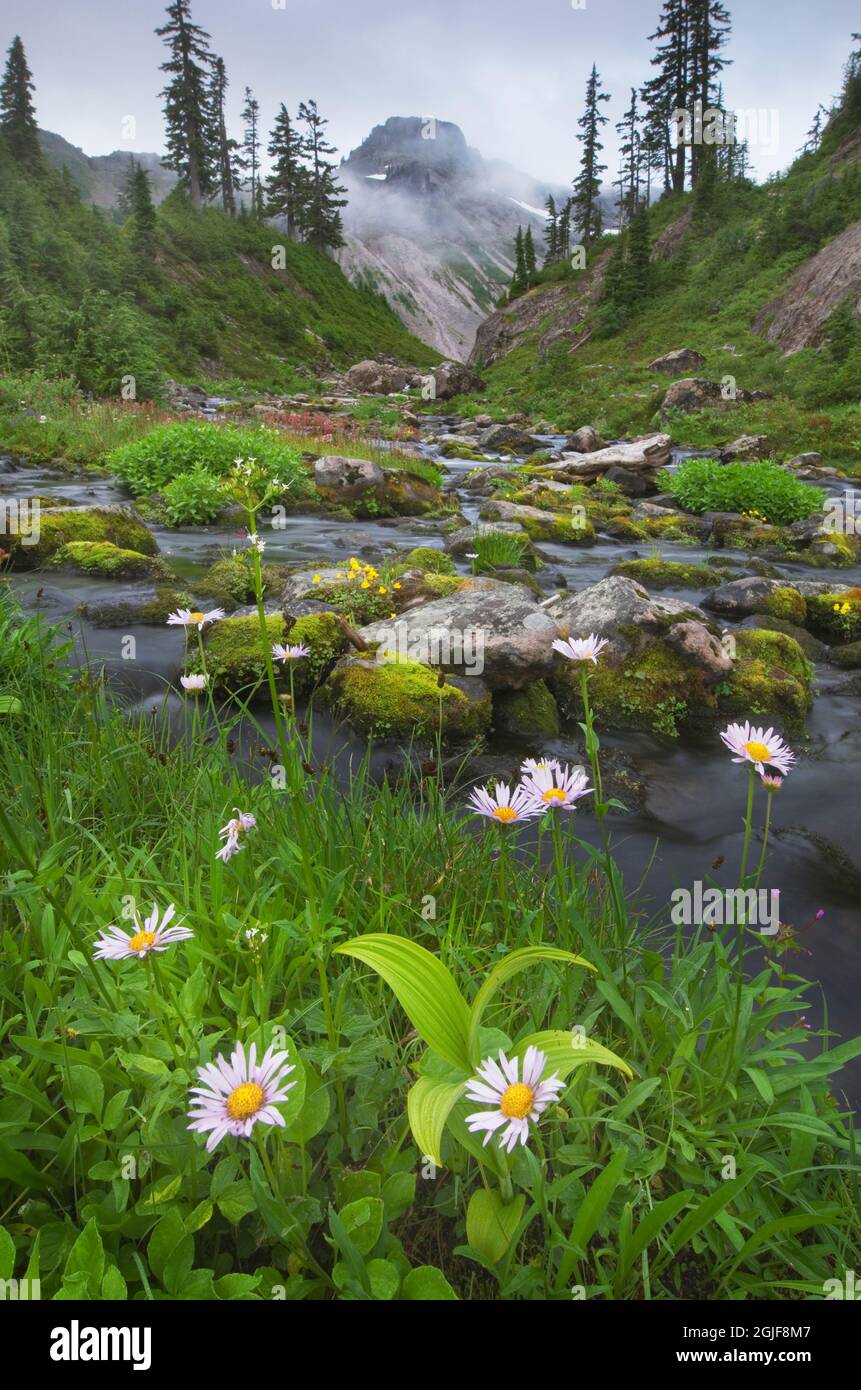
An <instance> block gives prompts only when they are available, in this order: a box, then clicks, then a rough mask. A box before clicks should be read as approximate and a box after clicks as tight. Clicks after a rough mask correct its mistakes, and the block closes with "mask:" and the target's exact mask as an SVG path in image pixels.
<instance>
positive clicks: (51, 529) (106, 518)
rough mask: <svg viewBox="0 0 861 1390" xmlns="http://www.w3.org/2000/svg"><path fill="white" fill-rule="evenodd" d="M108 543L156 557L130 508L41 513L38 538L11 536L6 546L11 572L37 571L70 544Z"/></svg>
mask: <svg viewBox="0 0 861 1390" xmlns="http://www.w3.org/2000/svg"><path fill="white" fill-rule="evenodd" d="M77 541H87V542H102V541H107V542H109V543H110V544H111V545H114V546H119V548H120V549H122V550H133V551H136V552H137V554H139V555H147V556H149V555H156V554H157V553H158V545H157V544H156V540H155V537H154V536H153V534H152V532H151V531H149V530H148V529H147V527H146V526H145V525H144V523H143V522H142V521H141V519H140V517H139V516H138V515H137V513H136V512H135V511H134V510H133V509H132V508H131V507H122V506H103V507H59V508H57V509H56V510H52V511H46V512H42V513H41V515H40V517H39V527H38V534H37V532H36V530H35V528H34V530H33V533H32V535H30V536H27V535H20V536H18V535H13V536H10V537H8V540H7V542H6V543H7V544H8V546H9V550H10V552H11V566H12V568H13V569H19V570H31V569H38V568H39V567H40V566H41V565H43V564H45V562H46V561H47V560H50V559H51V557H52V556H53V555H55V554H56V553H57V551H59V550H62V548H63V546H64V545H69V544H70V543H71V542H77Z"/></svg>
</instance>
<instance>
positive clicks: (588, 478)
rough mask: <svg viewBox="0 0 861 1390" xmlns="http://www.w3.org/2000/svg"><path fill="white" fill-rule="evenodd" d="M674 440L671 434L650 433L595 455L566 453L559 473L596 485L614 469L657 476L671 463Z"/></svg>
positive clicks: (599, 450)
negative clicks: (598, 480) (595, 482)
mask: <svg viewBox="0 0 861 1390" xmlns="http://www.w3.org/2000/svg"><path fill="white" fill-rule="evenodd" d="M671 442H672V441H671V439H670V436H669V435H668V434H648V435H644V436H642V437H641V438H639V439H633V440H631V441H630V442H629V443H625V444H611V445H609V446H608V447H607V448H605V449H598V450H597V451H596V452H595V453H590V454H575V453H564V454H563V455H562V457H561V459H560V463H559V467H560V471H561V472H562V473H564V474H566V475H568V476H569V477H570V478H571V479H572V480H576V481H578V482H594V480H595V479H596V478H602V477H603V476H604V474H605V473H607V472H608V471H609V470H610V469H611V468H625V469H627V470H629V471H631V470H635V471H636V472H638V473H639V472H642V471H644V470H645V471H646V472H647V473H657V472H658V470H659V469H661V468H664V467H665V466H666V464H668V463H669V461H670V445H671Z"/></svg>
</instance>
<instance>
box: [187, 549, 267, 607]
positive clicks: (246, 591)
mask: <svg viewBox="0 0 861 1390" xmlns="http://www.w3.org/2000/svg"><path fill="white" fill-rule="evenodd" d="M195 588H196V590H197V592H198V593H200V594H205V595H206V596H207V598H213V599H215V600H217V602H218V605H219V607H221V608H225V609H227V610H228V612H229V611H230V610H231V609H232V608H238V607H240V605H241V604H244V603H253V602H254V575H253V571H252V568H251V564H250V562H249V561H248V560H246V559H245V558H244V557H243V556H240V555H234V556H230V555H226V556H224V557H223V558H222V559H220V560H216V561H215V564H214V565H211V566H210V568H209V570H208V571H207V572H206V574H205V575H204V576H203V578H202V579H201V580H199V581H198V582H197V584H196V585H195Z"/></svg>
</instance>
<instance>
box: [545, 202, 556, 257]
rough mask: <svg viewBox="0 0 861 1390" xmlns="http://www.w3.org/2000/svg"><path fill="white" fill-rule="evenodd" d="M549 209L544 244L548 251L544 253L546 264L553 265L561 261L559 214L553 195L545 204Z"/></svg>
mask: <svg viewBox="0 0 861 1390" xmlns="http://www.w3.org/2000/svg"><path fill="white" fill-rule="evenodd" d="M545 206H546V208H547V226H546V228H545V231H544V243H545V246H546V248H547V249H546V251H545V253H544V264H545V265H553V263H554V261H557V260H558V259H559V213H558V212H557V210H556V199H555V198H554V197H553V194H552V193H551V194H550V196H549V198H548V199H547V202H546V204H545Z"/></svg>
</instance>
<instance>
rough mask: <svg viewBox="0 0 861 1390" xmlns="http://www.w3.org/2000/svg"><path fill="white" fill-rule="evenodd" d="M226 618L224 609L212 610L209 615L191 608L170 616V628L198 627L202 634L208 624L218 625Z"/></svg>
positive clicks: (168, 622)
mask: <svg viewBox="0 0 861 1390" xmlns="http://www.w3.org/2000/svg"><path fill="white" fill-rule="evenodd" d="M223 617H224V609H223V608H211V609H210V610H209V612H208V613H198V612H196V611H194V610H192V609H191V608H178V609H177V611H176V612H175V613H171V614H170V615H169V616H168V620H167V625H168V627H196V628H197V630H198V632H202V631H203V629H204V628H205V627H206V624H207V623H217V622H218V621H219V619H221V618H223Z"/></svg>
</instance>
